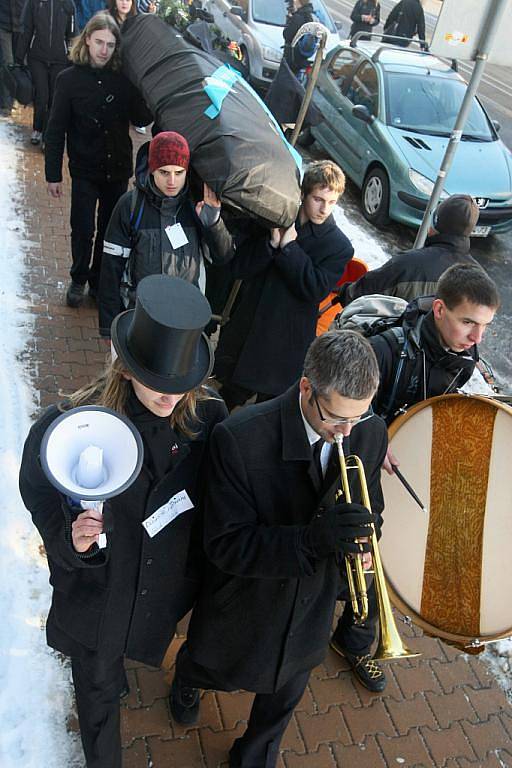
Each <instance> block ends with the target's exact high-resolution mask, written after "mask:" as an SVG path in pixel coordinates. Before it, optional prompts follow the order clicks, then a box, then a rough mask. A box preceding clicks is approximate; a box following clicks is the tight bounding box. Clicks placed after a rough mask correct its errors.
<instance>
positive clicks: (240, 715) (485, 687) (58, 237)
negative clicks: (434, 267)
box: [12, 109, 512, 768]
mask: <svg viewBox="0 0 512 768" xmlns="http://www.w3.org/2000/svg"><path fill="white" fill-rule="evenodd" d="M30 119H31V112H30V110H26V109H25V110H19V111H18V112H16V113H15V115H14V117H13V119H12V124H13V140H14V141H15V143H16V146H17V148H18V149H19V165H18V177H19V185H20V192H21V199H22V200H23V204H22V205H21V204H20V210H19V216H20V218H22V219H23V220H24V223H25V231H26V240H27V247H26V256H25V258H26V263H27V282H26V286H25V291H26V296H25V298H26V300H27V303H28V311H29V313H30V317H31V318H33V319H34V322H33V332H32V334H31V336H30V338H29V339H28V341H27V349H26V354H25V362H26V366H27V369H28V370H29V372H30V375H31V379H32V382H33V386H34V388H35V390H36V392H37V395H38V401H39V404H40V405H41V406H44V405H47V404H49V403H52V402H55V401H56V400H57V399H58V398H59V395H60V392H61V391H63V392H70V391H73V390H74V389H76V388H77V387H79V386H81V385H83V384H85V383H86V382H87V381H89V380H90V379H91V378H92V377H93V376H94V375H95V374H96V373H97V372H98V371H99V370H100V368H101V367H102V365H103V363H104V361H105V350H104V347H102V346H101V344H100V341H99V338H98V335H97V324H96V310H95V307H94V304H93V303H92V301H91V300H90V299H87V300H86V302H85V304H84V306H83V307H82V308H80V309H79V310H72V309H69V308H67V307H66V306H65V304H64V294H65V289H66V285H67V282H68V269H69V262H70V256H69V253H70V238H69V225H68V218H69V208H68V206H69V193H70V189H69V178H68V176H67V174H66V177H65V196H64V198H63V200H62V201H52V200H50V199H49V197H48V196H47V193H46V185H45V182H44V167H43V156H42V154H41V152H40V150H38V149H37V148H33V147H31V146H30V145H29V135H30ZM134 140H135V141H136V142H137V143H140V141H141V140H143V139H141V137H140V136H138V135H137V134H134ZM345 205H346V206H347V209H348V210H349V215H350V216H352V215H354V216H355V217H357V216H360V213H359V212H358V210H357V208H356V207H355V203H354V196H353V193H352V191H349V192H348V194H347V196H346V199H345ZM378 237H379V242H381V243H382V244H384V245H385V246H386V247H389V249H390V250H391V249H395V248H397V247H398V246H400V247H407V246H409V245H410V240H411V237H410V234H409V233H408V232H407V231H406V230H403V229H402V228H399V227H397V228H392V229H391V230H390V232H388V233H386V234H385V235H378ZM489 253H491V256H492V258H491V256H489ZM486 254H487V256H486V258H490V260H491V261H493V264H494V261H496V262H499V261H500V255H499V251H496V252H494V251H490V252H488V251H486ZM360 255H362V256H363V258H364V254H360ZM502 267H503V265H501V264H500V267H499V268H500V269H502ZM503 279H504V278H503ZM507 282H508V281H507ZM509 298H510V297H509ZM509 308H510V305H509ZM507 311H509V310H507ZM504 370H505V372H506V367H505V368H504ZM269 621H271V615H269ZM403 634H404V636H405V637H406V638H407V639H406V642H407V644H408V645H410V646H412V647H413V648H414V649H417V650H420V651H421V652H422V654H423V655H422V656H421V657H420V658H419V659H413V660H405V661H400V662H397V663H393V664H392V665H389V666H388V668H387V675H388V680H389V682H388V686H387V688H386V689H385V691H384V692H383V693H382V694H380V695H376V694H371V693H369V692H367V691H366V690H365V689H364V688H362V687H361V686H360V685H359V684H357V683H356V682H354V680H353V678H352V675H351V673H350V671H349V670H348V668H347V664H346V663H345V662H344V661H343V660H342V659H341V658H340V657H338V656H336V654H334V653H333V652H332V651H328V653H327V657H326V660H325V662H324V663H323V664H322V665H320V666H319V667H317V668H316V669H315V670H314V671H313V673H312V675H311V679H310V683H309V685H308V687H307V690H306V692H305V695H304V697H303V699H302V701H301V703H300V704H299V706H298V707H297V710H296V712H295V714H294V716H293V718H292V720H291V723H290V726H289V728H288V730H287V732H286V735H285V738H284V740H283V743H282V753H281V756H280V758H279V761H278V766H279V768H336V767H338V768H340V767H341V766H344V767H348V766H357V768H384V767H386V766H388V767H390V766H410V768H413V767H416V768H420V767H421V768H471V767H472V766H473V767H476V766H478V768H512V706H511V704H510V703H509V702H508V701H507V698H506V696H505V693H504V692H503V691H502V690H501V689H500V688H499V686H498V685H497V683H496V681H495V679H494V678H493V677H492V676H491V674H490V673H489V671H488V668H487V667H486V665H485V664H484V663H483V662H482V661H481V660H480V659H479V658H477V657H469V656H465V655H463V654H461V653H460V652H458V651H456V650H454V649H452V648H450V647H449V646H447V645H445V644H443V643H441V642H440V641H439V640H436V639H432V638H428V637H423V636H422V634H421V632H420V631H419V630H415V629H414V630H413V629H409V628H407V627H405V628H404V632H403ZM182 640H183V635H181V637H179V638H176V639H175V640H174V641H173V642H172V644H171V646H170V648H169V651H168V654H167V656H166V660H165V664H164V667H165V669H164V670H163V671H160V670H155V669H151V668H148V667H145V666H143V665H139V664H134V663H131V662H128V663H127V668H128V678H129V682H130V689H131V690H130V694H129V696H128V697H127V698H126V699H125V700H124V701H123V705H122V733H123V744H124V747H125V752H124V768H150V767H151V768H221V767H223V768H225V767H226V766H227V754H228V750H229V747H230V745H231V743H232V742H233V740H234V739H235V738H236V737H237V736H238V735H239V734H240V733H241V732H242V731H243V729H244V725H245V722H246V719H247V715H248V712H249V708H250V703H251V700H252V697H251V695H250V694H247V693H244V692H238V693H230V694H227V693H217V692H212V691H209V692H205V693H204V694H203V697H202V705H201V718H200V721H199V723H198V724H197V726H194V727H193V728H182V727H179V726H177V725H175V724H174V723H173V722H172V720H171V717H170V714H169V708H168V703H167V696H168V692H169V682H170V679H171V676H172V667H173V662H174V658H175V654H176V651H177V649H178V648H179V645H180V643H181V642H182ZM69 727H70V729H71V730H76V718H75V717H74V715H73V713H70V717H69Z"/></svg>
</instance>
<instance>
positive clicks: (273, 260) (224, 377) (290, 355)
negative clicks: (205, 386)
mask: <svg viewBox="0 0 512 768" xmlns="http://www.w3.org/2000/svg"><path fill="white" fill-rule="evenodd" d="M296 226H297V239H296V240H295V241H293V242H291V243H288V244H287V245H286V246H285V247H284V248H282V249H277V250H274V249H273V248H272V247H271V245H270V242H269V236H268V233H265V234H263V235H262V234H261V233H260V234H259V235H258V236H255V237H250V238H248V239H247V240H246V241H245V242H244V243H242V244H241V245H240V247H239V248H238V251H237V254H236V256H235V257H234V259H233V260H232V261H231V263H230V268H231V274H232V276H233V277H234V278H236V279H241V280H244V283H243V285H242V289H241V291H240V295H239V300H238V304H237V306H236V309H235V311H234V313H233V317H232V319H231V320H230V322H229V323H227V325H226V326H225V327H224V328H223V329H222V331H221V334H220V337H219V344H218V346H217V350H216V353H215V360H216V362H215V375H216V376H217V378H218V379H219V380H220V381H222V382H223V383H225V382H232V383H233V384H238V385H239V386H242V387H246V388H247V389H249V390H251V391H252V392H263V393H265V394H268V395H280V394H282V393H283V392H284V391H285V390H286V389H288V387H290V386H291V385H292V384H293V383H294V382H295V381H297V379H298V378H299V376H300V375H301V372H302V365H303V363H304V357H305V355H306V351H307V349H308V347H309V345H310V344H311V342H312V341H313V339H314V338H315V335H316V323H317V318H318V305H319V303H320V302H321V301H322V300H323V299H325V297H326V296H327V295H328V293H329V292H330V291H332V290H334V288H335V287H336V283H337V282H338V280H339V279H340V277H341V275H342V274H343V272H344V270H345V266H346V264H347V262H348V261H350V259H351V258H352V255H353V253H354V249H353V247H352V244H351V242H350V240H349V239H348V238H347V237H346V236H345V235H344V234H343V232H342V231H341V230H340V229H339V228H338V227H337V226H336V223H335V221H334V217H333V216H329V218H328V219H327V220H326V221H325V222H324V223H323V224H313V223H312V222H310V221H308V222H306V224H304V225H303V226H298V224H296Z"/></svg>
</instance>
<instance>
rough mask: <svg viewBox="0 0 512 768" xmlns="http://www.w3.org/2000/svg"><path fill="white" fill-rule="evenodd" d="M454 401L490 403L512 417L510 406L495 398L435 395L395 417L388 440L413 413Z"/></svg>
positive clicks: (454, 394)
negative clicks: (446, 401)
mask: <svg viewBox="0 0 512 768" xmlns="http://www.w3.org/2000/svg"><path fill="white" fill-rule="evenodd" d="M448 398H450V399H455V398H457V399H458V400H462V399H464V400H480V401H482V402H484V403H490V404H491V405H493V406H494V407H495V408H496V409H497V410H501V411H505V413H508V414H509V415H510V416H512V406H510V405H507V403H503V402H501V401H498V400H496V399H495V398H493V397H491V396H490V395H473V394H467V395H465V394H460V393H458V392H451V393H449V394H445V395H436V396H435V397H428V398H427V399H426V400H420V402H419V403H415V404H414V405H411V407H410V408H408V409H407V410H406V411H405V413H402V414H400V416H397V418H396V419H394V421H392V422H391V424H390V425H389V427H388V439H389V440H391V439H392V438H393V437H394V436H395V434H396V433H397V432H398V430H399V428H400V427H401V425H402V424H403V423H404V422H405V421H407V419H408V418H409V417H410V416H412V415H413V414H415V413H418V412H419V411H422V410H423V409H424V408H428V407H430V406H431V405H432V403H437V402H441V401H442V400H447V399H448Z"/></svg>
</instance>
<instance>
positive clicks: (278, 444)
mask: <svg viewBox="0 0 512 768" xmlns="http://www.w3.org/2000/svg"><path fill="white" fill-rule="evenodd" d="M346 443H347V444H346V448H347V450H350V452H355V453H357V454H358V455H359V456H360V457H361V459H362V460H363V463H364V464H365V467H366V473H367V478H368V487H369V493H370V498H371V500H372V504H373V508H374V511H375V512H376V513H380V512H381V511H382V507H383V498H382V492H381V487H380V467H381V464H382V461H383V458H384V455H385V452H386V447H387V432H386V428H385V425H384V422H383V421H381V420H380V419H379V418H378V417H374V418H373V419H370V420H369V421H367V422H364V423H363V424H359V425H357V426H356V427H354V429H353V430H352V433H351V435H350V438H347V441H346ZM331 458H332V459H333V460H334V461H336V458H337V456H336V454H335V455H334V456H333V455H332V454H331ZM338 467H339V465H338ZM338 472H339V470H338ZM328 473H329V470H328ZM351 474H354V473H351ZM327 476H328V475H327ZM336 477H337V474H336V473H335V478H336ZM353 490H354V501H356V500H358V499H359V495H358V493H357V491H356V489H355V488H354V489H353ZM333 498H334V493H325V491H324V490H320V489H319V488H318V480H317V475H316V471H315V466H314V462H313V460H312V451H311V446H310V444H309V441H308V438H307V435H306V430H305V428H304V423H303V421H302V417H301V413H300V408H299V389H298V385H295V386H293V387H292V388H291V389H290V390H288V391H287V392H286V393H285V394H284V395H282V396H281V397H278V398H276V399H275V400H270V401H267V402H265V403H261V404H259V405H255V406H248V407H246V408H244V409H242V410H240V411H238V412H237V413H235V414H233V415H232V416H230V417H229V418H228V419H226V420H225V421H224V422H223V423H222V424H219V425H218V426H217V427H215V430H214V432H213V434H212V439H211V443H210V463H209V472H208V479H207V498H206V506H205V512H206V514H205V528H204V544H205V550H206V555H207V557H208V558H209V568H208V572H207V578H205V580H204V582H203V586H202V589H201V593H200V596H199V598H198V601H197V603H196V606H195V608H194V610H193V613H192V617H191V622H190V626H189V632H188V640H187V642H188V647H189V651H190V654H191V656H192V658H193V659H194V661H195V662H196V663H198V664H200V665H202V666H203V667H206V668H207V669H208V670H209V671H210V672H211V673H212V677H213V679H215V680H216V681H217V685H218V687H219V688H224V689H233V688H244V689H246V690H249V691H256V692H258V693H270V692H272V691H275V690H277V689H278V688H280V687H281V686H282V685H283V684H284V683H286V682H287V680H289V679H290V678H292V677H293V676H294V675H295V674H297V673H299V672H301V671H307V670H310V669H312V668H313V667H315V666H316V665H317V664H319V663H320V662H321V661H322V659H323V658H324V656H325V653H326V649H327V647H328V641H329V635H330V631H331V623H332V618H333V613H334V606H335V602H336V597H337V595H338V591H339V587H340V584H341V578H340V568H339V565H338V564H337V562H336V558H335V556H334V555H331V556H329V557H327V558H325V559H321V560H318V559H313V558H311V557H310V556H308V553H307V551H306V550H305V547H304V546H303V543H302V542H303V535H304V529H305V526H307V525H308V523H309V522H310V521H311V519H312V518H313V516H314V515H315V514H317V513H320V514H321V513H322V512H323V511H325V508H326V507H328V506H330V505H331V504H332V502H333Z"/></svg>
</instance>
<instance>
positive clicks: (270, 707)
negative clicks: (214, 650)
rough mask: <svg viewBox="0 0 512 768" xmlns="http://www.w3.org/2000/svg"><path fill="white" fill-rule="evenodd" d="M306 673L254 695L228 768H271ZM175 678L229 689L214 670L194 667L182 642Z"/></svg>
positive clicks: (199, 685) (187, 682)
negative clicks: (275, 689)
mask: <svg viewBox="0 0 512 768" xmlns="http://www.w3.org/2000/svg"><path fill="white" fill-rule="evenodd" d="M309 675H310V670H308V671H307V672H300V673H298V674H297V675H294V677H292V678H291V679H290V680H288V682H287V683H286V684H285V685H283V686H282V687H281V688H279V690H277V691H275V693H257V694H256V696H255V697H254V701H253V705H252V708H251V714H250V716H249V722H248V723H247V728H246V731H245V733H244V734H243V736H241V737H240V738H239V739H236V741H235V742H234V744H233V746H232V747H231V750H230V753H229V766H230V768H275V765H276V762H277V758H278V756H279V746H280V744H281V739H282V738H283V734H284V732H285V730H286V727H287V725H288V723H289V722H290V719H291V716H292V714H293V710H294V709H295V707H296V706H297V704H298V703H299V701H300V700H301V698H302V695H303V693H304V690H305V688H306V685H307V682H308V680H309ZM176 677H178V678H179V679H180V681H181V683H182V684H183V685H185V686H190V687H191V688H203V689H205V688H206V689H218V690H219V689H220V690H232V688H230V687H229V686H228V685H223V684H222V683H221V684H219V679H218V678H216V673H215V671H210V670H207V669H205V668H204V667H201V666H200V665H199V664H196V663H195V662H194V661H193V660H192V659H191V658H190V655H189V653H188V649H187V644H186V643H184V644H183V645H182V646H181V648H180V651H179V653H178V656H177V657H176Z"/></svg>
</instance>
